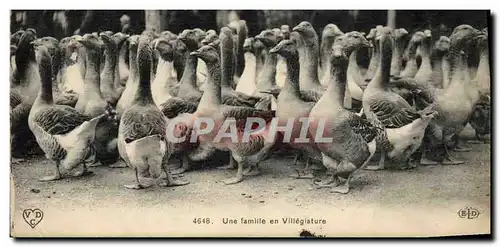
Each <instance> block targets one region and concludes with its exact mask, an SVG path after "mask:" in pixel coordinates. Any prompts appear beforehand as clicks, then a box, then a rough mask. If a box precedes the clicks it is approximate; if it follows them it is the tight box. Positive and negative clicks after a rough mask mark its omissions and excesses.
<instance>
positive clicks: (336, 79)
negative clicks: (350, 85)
mask: <svg viewBox="0 0 500 247" xmlns="http://www.w3.org/2000/svg"><path fill="white" fill-rule="evenodd" d="M351 57H352V54H351ZM330 77H331V79H330V81H329V84H328V88H327V90H326V92H325V94H326V97H328V99H330V100H331V103H332V106H335V107H341V106H343V105H344V96H345V90H346V83H347V67H346V65H337V66H335V65H331V66H330Z"/></svg>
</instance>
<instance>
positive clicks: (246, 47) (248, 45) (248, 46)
mask: <svg viewBox="0 0 500 247" xmlns="http://www.w3.org/2000/svg"><path fill="white" fill-rule="evenodd" d="M254 42H255V38H252V37H250V38H246V39H245V42H243V51H244V52H253V43H254Z"/></svg>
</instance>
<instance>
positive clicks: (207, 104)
mask: <svg viewBox="0 0 500 247" xmlns="http://www.w3.org/2000/svg"><path fill="white" fill-rule="evenodd" d="M205 63H206V65H207V73H208V75H207V81H206V82H205V83H206V84H205V86H204V87H205V90H204V91H203V96H202V97H201V100H200V103H199V104H198V109H208V110H213V107H214V106H219V105H221V104H222V102H221V86H220V84H221V77H222V76H221V64H220V62H219V61H215V62H205Z"/></svg>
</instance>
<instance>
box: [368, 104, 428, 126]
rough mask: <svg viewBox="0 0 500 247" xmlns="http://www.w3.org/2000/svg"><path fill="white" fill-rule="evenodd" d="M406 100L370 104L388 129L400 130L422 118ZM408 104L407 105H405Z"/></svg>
mask: <svg viewBox="0 0 500 247" xmlns="http://www.w3.org/2000/svg"><path fill="white" fill-rule="evenodd" d="M402 101H404V99H402V98H401V99H400V100H389V99H381V100H374V101H372V102H370V104H369V105H370V109H371V111H372V112H373V113H375V115H376V116H377V118H378V119H379V120H380V121H381V122H382V124H383V125H384V127H386V128H400V127H403V126H405V125H407V124H410V123H411V122H413V121H414V120H416V119H418V118H420V114H419V113H418V112H417V110H415V109H414V108H412V107H411V106H410V105H409V104H408V103H407V102H406V101H404V102H402ZM405 103H406V104H405Z"/></svg>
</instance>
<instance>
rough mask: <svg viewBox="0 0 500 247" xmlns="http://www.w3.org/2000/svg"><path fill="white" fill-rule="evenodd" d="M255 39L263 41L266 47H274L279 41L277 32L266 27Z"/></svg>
mask: <svg viewBox="0 0 500 247" xmlns="http://www.w3.org/2000/svg"><path fill="white" fill-rule="evenodd" d="M255 40H258V41H260V42H262V44H264V45H265V46H266V47H273V46H275V45H276V44H277V43H278V37H277V35H276V32H275V31H273V30H271V29H266V30H264V31H262V32H260V34H259V35H257V36H255Z"/></svg>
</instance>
